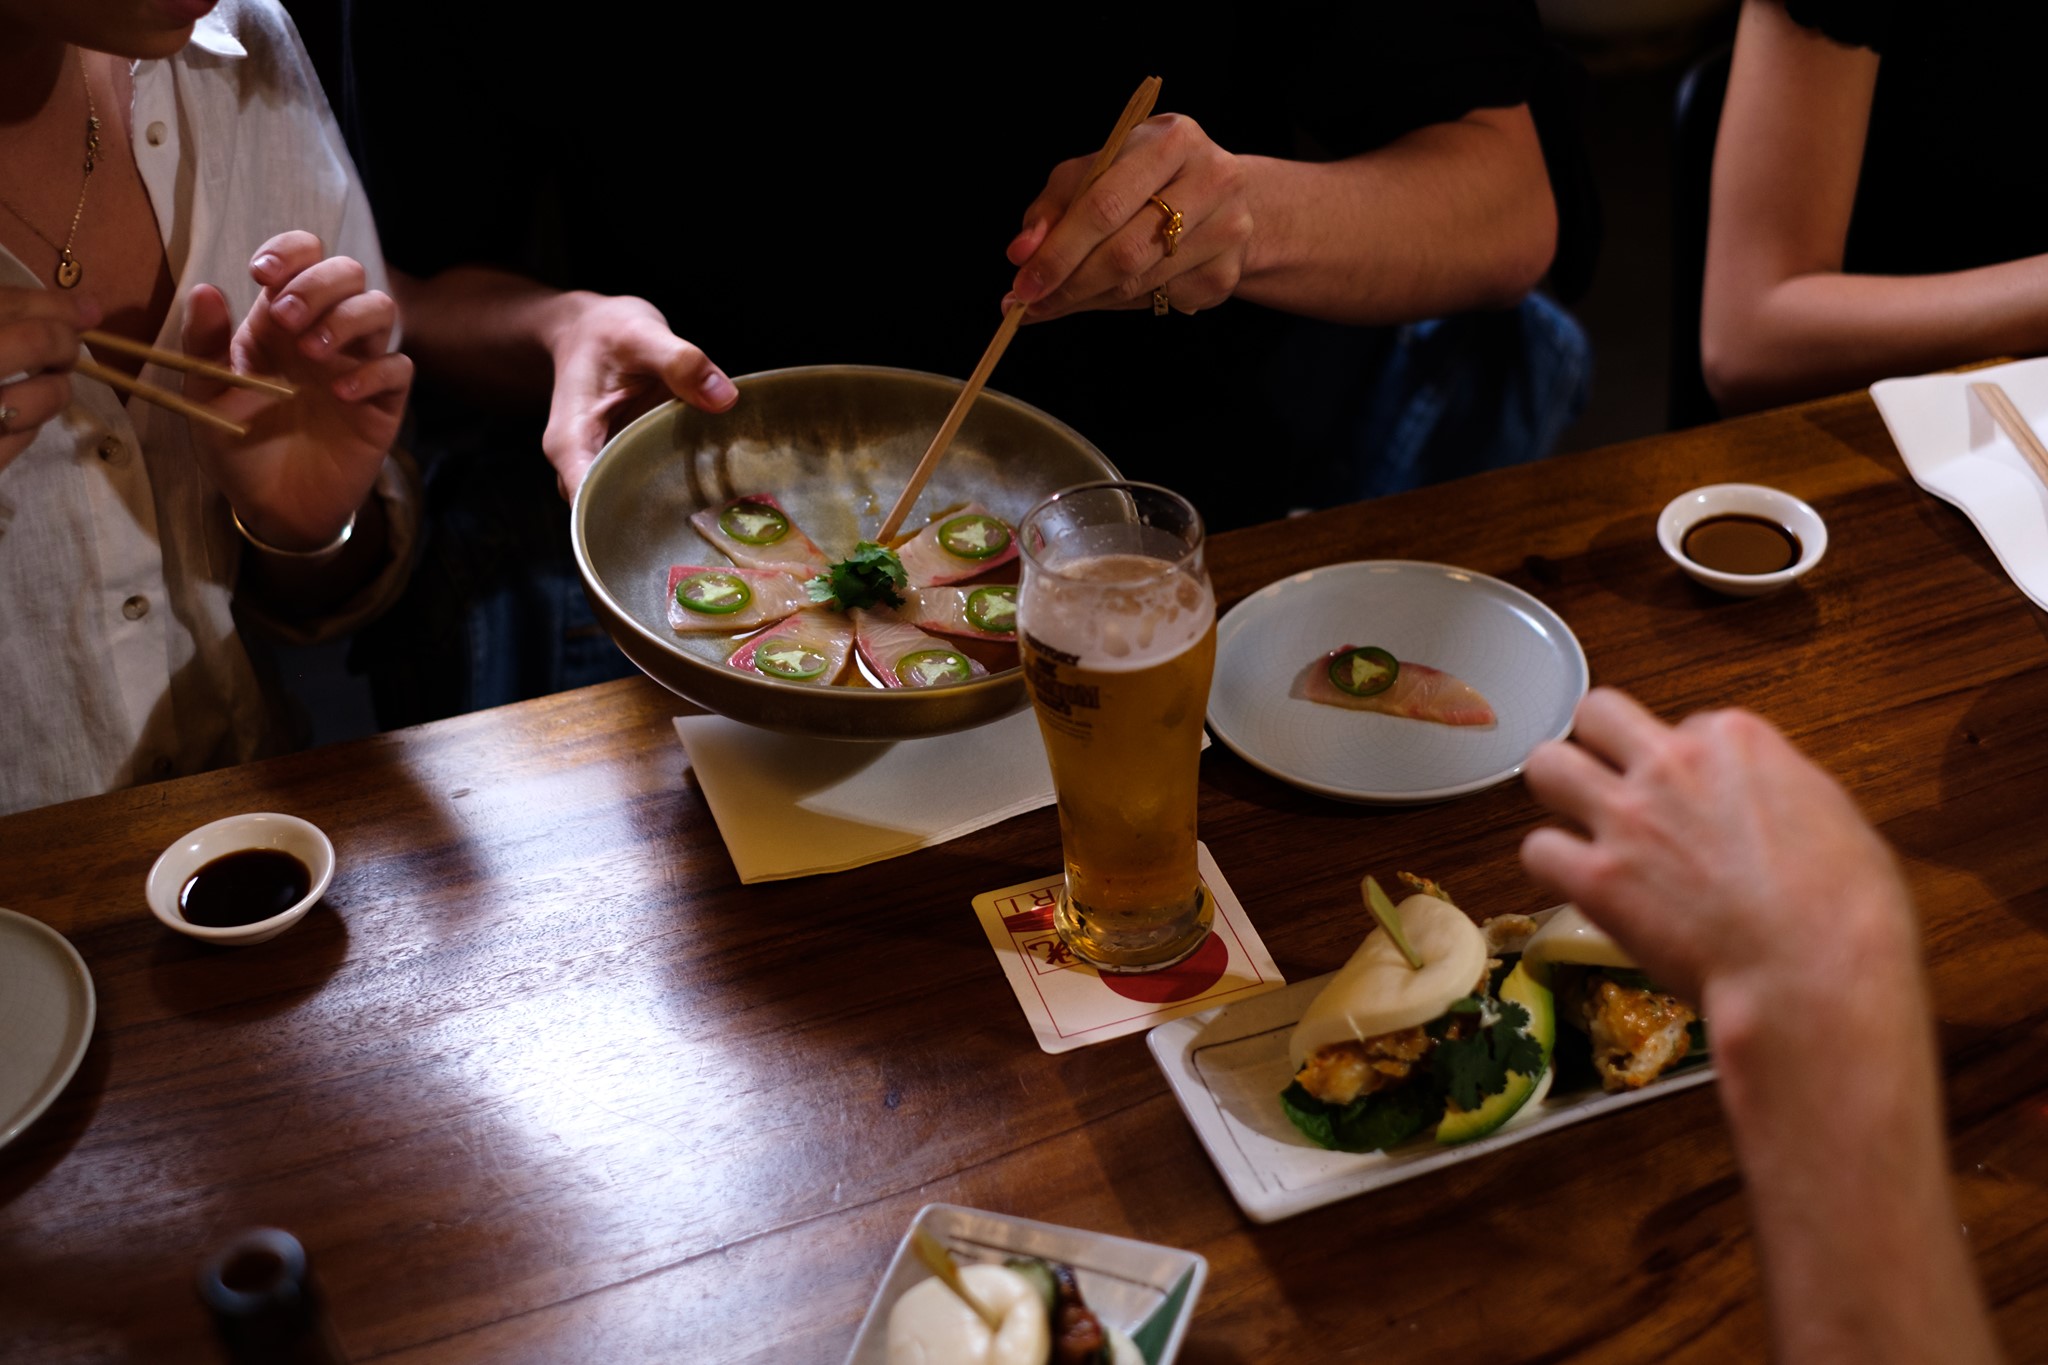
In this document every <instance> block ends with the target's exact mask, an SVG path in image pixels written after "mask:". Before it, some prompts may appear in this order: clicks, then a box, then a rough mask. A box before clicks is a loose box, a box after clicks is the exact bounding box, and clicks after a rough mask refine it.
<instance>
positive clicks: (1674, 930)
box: [1522, 687, 1918, 1017]
mask: <svg viewBox="0 0 2048 1365" xmlns="http://www.w3.org/2000/svg"><path fill="white" fill-rule="evenodd" d="M1524 777H1525V779H1526V780H1527V782H1528V784H1529V790H1530V792H1531V793H1533V794H1534V795H1535V797H1536V799H1537V800H1538V801H1540V802H1542V803H1543V804H1544V805H1545V806H1548V807H1549V808H1550V809H1551V810H1553V811H1555V812H1557V813H1558V814H1560V815H1562V816H1564V817H1565V818H1566V819H1568V820H1570V821H1572V822H1573V823H1574V824H1576V825H1578V826H1579V828H1580V829H1581V830H1583V831H1585V833H1584V835H1580V834H1572V833H1567V832H1566V831H1564V830H1561V829H1554V828H1545V829H1538V830H1535V831H1533V832H1532V833H1530V834H1529V836H1528V837H1527V838H1525V839H1524V840H1523V841H1522V862H1523V865H1524V866H1525V867H1527V868H1528V870H1529V872H1530V874H1531V875H1532V876H1534V877H1535V878H1536V879H1537V880H1538V881H1540V882H1543V883H1545V884H1546V885H1549V886H1551V887H1554V888H1556V889H1557V890H1559V891H1561V892H1563V893H1564V894H1565V895H1566V896H1567V897H1569V898H1570V899H1571V900H1573V901H1574V902H1576V903H1577V904H1578V906H1579V908H1580V909H1582V910H1583V911H1585V913H1586V914H1587V915H1588V916H1590V917H1591V918H1592V919H1593V920H1594V921H1596V922H1597V923H1598V924H1599V925H1600V926H1601V927H1602V928H1604V929H1606V930H1607V931H1608V932H1609V933H1611V934H1613V935H1614V937H1615V939H1616V940H1617V941H1619V942H1620V943H1621V945H1622V946H1623V947H1624V948H1626V949H1627V950H1628V952H1629V953H1630V954H1631V955H1632V956H1634V957H1635V959H1636V960H1637V961H1638V962H1640V963H1641V964H1642V966H1643V969H1644V970H1645V971H1646V972H1648V973H1649V975H1650V976H1651V977H1653V978H1654V979H1655V980H1657V981H1658V982H1659V983H1660V984H1662V985H1664V986H1665V987H1666V988H1667V989H1669V990H1672V991H1675V992H1676V993H1678V994H1679V995H1681V996H1684V997H1685V998H1687V999H1690V1000H1696V1001H1701V1002H1703V1003H1704V1002H1705V1001H1706V999H1707V996H1708V994H1709V993H1710V992H1711V991H1712V990H1714V988H1715V987H1716V985H1717V984H1719V985H1722V986H1736V987H1739V986H1743V985H1752V984H1753V985H1755V986H1756V987H1757V990H1756V992H1754V993H1747V992H1746V993H1747V994H1748V998H1749V1001H1751V1002H1757V1001H1774V1000H1790V999H1793V998H1797V997H1800V996H1805V997H1807V998H1811V997H1812V995H1813V994H1814V993H1815V992H1816V991H1817V990H1818V991H1823V992H1824V991H1827V990H1837V991H1839V990H1843V989H1850V990H1853V989H1857V985H1856V983H1858V982H1862V981H1866V980H1867V979H1868V978H1869V975H1870V973H1871V971H1872V969H1873V968H1874V967H1875V966H1878V965H1882V964H1883V963H1886V962H1889V963H1890V964H1892V965H1894V966H1897V967H1902V968H1904V969H1906V970H1909V971H1917V964H1918V940H1917V931H1916V930H1915V927H1914V921H1913V910H1912V903H1911V900H1910V897H1909V896H1908V894H1907V891H1906V887H1905V883H1904V882H1903V881H1902V880H1901V878H1900V876H1899V871H1898V867H1897V865H1896V863H1895V862H1894V860H1893V858H1892V854H1891V851H1890V849H1889V848H1888V847H1886V845H1885V843H1884V841H1883V840H1882V839H1881V838H1879V837H1878V834H1877V832H1876V831H1875V830H1873V829H1872V828H1871V827H1870V824H1869V823H1868V822H1867V821H1866V820H1865V819H1864V818H1863V816H1862V814H1861V812H1859V811H1858V810H1857V809H1856V806H1855V804H1854V803H1853V802H1852V801H1851V800H1850V799H1849V796H1848V794H1847V793H1846V792H1844V791H1843V790H1842V788H1841V787H1840V786H1839V785H1838V784H1837V783H1836V782H1835V780H1834V779H1833V778H1831V777H1829V776H1828V775H1827V774H1826V773H1824V772H1822V771H1821V770H1820V769H1819V768H1818V767H1816V766H1814V764H1813V763H1812V762H1811V761H1809V760H1808V759H1807V758H1806V757H1805V756H1804V755H1802V754H1801V753H1800V752H1799V751H1798V750H1797V749H1795V748H1793V747H1792V745H1791V743H1790V742H1789V741H1787V740H1786V739H1785V737H1784V736H1783V735H1781V734H1779V733H1778V732H1777V731H1776V730H1774V729H1772V728H1771V727H1770V726H1769V725H1768V724H1766V723H1765V722H1764V721H1762V720H1760V719H1758V718H1757V717H1756V716H1754V715H1751V714H1750V713H1748V712H1746V711H1705V712H1701V713H1699V714H1697V715H1694V716H1690V717H1688V718H1687V719H1686V720H1684V721H1683V722H1681V723H1680V724H1679V725H1677V726H1676V727H1673V726H1668V725H1666V724H1664V722H1662V721H1660V720H1658V719H1657V718H1656V717H1655V716H1653V715H1651V714H1650V713H1649V712H1648V711H1646V710H1644V709H1643V707H1642V706H1641V705H1639V704H1638V703H1637V702H1636V701H1635V700H1634V699H1633V698H1631V697H1629V696H1628V695H1627V694H1625V693H1622V692H1617V691H1615V690H1613V689H1612V688H1604V687H1603V688H1598V689H1595V690H1594V691H1593V692H1592V693H1590V694H1588V695H1587V697H1586V698H1585V700H1584V701H1582V702H1580V703H1579V708H1578V713H1577V715H1576V717H1575V720H1574V727H1573V732H1572V738H1571V740H1570V741H1568V742H1566V741H1561V742H1556V743H1550V744H1545V745H1542V746H1540V747H1538V748H1537V750H1536V751H1535V752H1534V753H1532V754H1531V755H1530V756H1529V762H1528V766H1527V768H1526V769H1525V770H1524ZM1709 1014H1710V1017H1711V1014H1712V1009H1711V1007H1709Z"/></svg>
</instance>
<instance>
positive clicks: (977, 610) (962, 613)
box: [898, 583, 1017, 640]
mask: <svg viewBox="0 0 2048 1365" xmlns="http://www.w3.org/2000/svg"><path fill="white" fill-rule="evenodd" d="M898 610H899V611H900V612H901V614H902V616H903V619H904V620H905V621H908V622H909V623H910V624H911V625H913V626H918V627H920V628H922V629H924V630H935V631H937V632H939V634H941V635H961V636H965V637H966V638H968V639H970V640H1015V639H1016V638H1017V585H1016V584H1014V583H983V584H981V585H980V586H979V587H961V586H957V585H955V586H949V587H944V588H905V589H903V605H902V606H901V607H900V608H898ZM998 627H1000V629H998Z"/></svg>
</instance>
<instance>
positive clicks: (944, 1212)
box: [846, 1204, 1209, 1365]
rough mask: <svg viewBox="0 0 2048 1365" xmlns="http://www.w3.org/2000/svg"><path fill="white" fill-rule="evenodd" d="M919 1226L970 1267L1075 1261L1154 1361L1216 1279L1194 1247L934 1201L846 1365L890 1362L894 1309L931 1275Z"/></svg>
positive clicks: (1103, 1305) (1167, 1358)
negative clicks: (920, 1253) (1018, 1259)
mask: <svg viewBox="0 0 2048 1365" xmlns="http://www.w3.org/2000/svg"><path fill="white" fill-rule="evenodd" d="M919 1228H923V1229H924V1230H925V1231H926V1232H928V1233H930V1234H931V1235H932V1236H934V1237H936V1238H938V1239H939V1241H941V1242H943V1243H944V1244H945V1245H946V1247H947V1248H948V1249H949V1250H950V1251H951V1252H952V1253H953V1259H954V1260H956V1261H958V1262H959V1263H961V1264H962V1265H973V1264H976V1263H978V1262H983V1261H990V1262H995V1263H998V1264H1000V1263H1001V1262H1002V1261H1003V1260H1005V1259H1007V1258H1008V1257H1011V1256H1036V1257H1038V1258H1040V1259H1041V1260H1047V1261H1061V1262H1064V1263H1065V1264H1067V1265H1070V1266H1072V1267H1073V1268H1074V1277H1075V1279H1076V1280H1078V1281H1079V1282H1080V1286H1081V1298H1082V1300H1083V1301H1084V1302H1085V1303H1087V1305H1088V1307H1089V1308H1091V1309H1093V1310H1094V1312H1095V1315H1096V1316H1097V1317H1098V1318H1100V1319H1102V1321H1104V1322H1106V1323H1108V1324H1109V1325H1110V1326H1112V1327H1117V1328H1121V1329H1122V1330H1123V1331H1125V1332H1127V1333H1129V1334H1130V1335H1131V1336H1132V1337H1133V1338H1135V1339H1136V1340H1137V1342H1138V1345H1139V1346H1140V1347H1141V1348H1145V1347H1148V1346H1150V1348H1151V1349H1150V1350H1148V1351H1147V1353H1146V1359H1147V1361H1148V1362H1149V1363H1150V1365H1173V1360H1174V1358H1175V1357H1176V1356H1178V1355H1179V1354H1180V1344H1181V1341H1182V1339H1183V1338H1185V1337H1186V1336H1187V1331H1188V1321H1189V1319H1191V1318H1193V1317H1194V1315H1195V1300H1196V1299H1197V1298H1199V1297H1200V1296H1201V1293H1202V1283H1203V1281H1205V1280H1207V1279H1208V1278H1209V1262H1208V1260H1207V1258H1205V1257H1202V1256H1198V1255H1196V1254H1195V1253H1194V1252H1192V1251H1181V1250H1179V1249H1178V1248H1176V1247H1165V1246H1159V1245H1158V1244H1156V1243H1153V1242H1137V1241H1133V1240H1131V1239H1130V1238H1128V1237H1112V1236H1110V1235H1109V1234H1108V1233H1105V1232H1088V1231H1086V1230H1085V1229H1082V1228H1069V1227H1061V1226H1060V1225H1059V1224H1057V1223H1040V1222H1035V1221H1033V1220H1032V1219H1029V1218H1015V1217H1012V1216H1011V1215H1009V1214H1007V1213H990V1212H988V1211H987V1210H986V1209H970V1208H963V1207H961V1206H960V1205H958V1204H927V1205H925V1206H924V1207H923V1208H921V1209H919V1210H918V1211H917V1217H916V1218H915V1219H913V1220H912V1221H911V1224H910V1230H909V1231H907V1232H905V1233H904V1234H903V1240H902V1241H901V1242H899V1243H898V1244H897V1246H896V1255H895V1256H894V1257H893V1258H892V1259H891V1260H890V1262H889V1269H888V1271H887V1272H886V1273H884V1274H883V1276H882V1285H881V1288H879V1289H877V1290H876V1291H875V1297H874V1301H873V1302H872V1303H870V1304H869V1305H868V1312H867V1316H866V1317H865V1318H863V1319H862V1320H861V1324H860V1332H859V1333H858V1334H857V1335H856V1336H855V1337H854V1339H853V1350H852V1351H851V1352H850V1353H849V1354H848V1355H847V1357H846V1365H886V1361H887V1359H888V1340H889V1310H890V1309H891V1308H893V1307H895V1305H896V1300H897V1299H899V1298H901V1297H902V1296H903V1293H904V1291H906V1290H908V1289H909V1288H910V1287H911V1286H912V1285H914V1284H917V1283H918V1282H919V1281H921V1280H928V1279H930V1278H931V1271H929V1270H927V1269H925V1266H924V1262H922V1261H920V1260H918V1259H917V1253H916V1251H915V1250H913V1249H912V1247H911V1244H910V1243H911V1238H912V1237H913V1236H914V1235H915V1234H916V1232H917V1230H918V1229H919ZM1162 1312H1163V1313H1164V1314H1165V1315H1166V1316H1165V1318H1164V1321H1163V1322H1161V1323H1160V1324H1158V1325H1157V1326H1154V1325H1153V1324H1152V1321H1151V1320H1152V1318H1153V1316H1154V1315H1155V1314H1160V1313H1162ZM1155 1339H1156V1340H1155Z"/></svg>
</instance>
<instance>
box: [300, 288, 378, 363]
mask: <svg viewBox="0 0 2048 1365" xmlns="http://www.w3.org/2000/svg"><path fill="white" fill-rule="evenodd" d="M397 326H398V305H397V304H396V303H395V302H393V301H392V298H391V296H390V295H389V294H386V293H384V292H383V291H381V290H376V289H372V290H370V291H369V292H367V293H362V294H356V295H354V296H353V297H350V298H345V299H343V300H342V301H341V302H340V303H337V304H335V305H334V307H332V308H330V309H328V310H327V312H326V313H325V314H324V315H323V316H321V317H318V318H316V319H314V320H313V323H312V325H311V326H309V327H307V328H306V330H305V333H304V335H302V336H301V337H300V338H299V350H300V352H301V353H303V354H304V355H305V356H306V357H307V358H308V359H311V360H327V359H330V358H332V357H334V356H339V355H349V356H355V357H359V358H361V359H364V360H374V359H375V358H376V357H378V356H380V355H383V354H384V353H385V352H386V351H389V350H390V349H391V334H392V332H393V330H395V329H396V327H397Z"/></svg>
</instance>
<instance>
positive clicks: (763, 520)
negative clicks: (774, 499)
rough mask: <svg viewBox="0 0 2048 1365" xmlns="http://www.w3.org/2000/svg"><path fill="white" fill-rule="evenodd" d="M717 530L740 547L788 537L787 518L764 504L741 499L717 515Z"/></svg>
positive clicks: (771, 542) (769, 543)
mask: <svg viewBox="0 0 2048 1365" xmlns="http://www.w3.org/2000/svg"><path fill="white" fill-rule="evenodd" d="M718 529H719V530H721V531H723V532H725V533H726V534H727V535H729V536H731V537H732V538H733V539H734V540H737V541H738V542H739V543H740V544H742V545H773V544H774V543H775V542H776V541H778V540H780V539H782V538H783V537H784V536H786V535H788V534H789V518H788V517H785V516H784V515H782V512H781V510H780V509H779V508H775V507H770V506H769V505H768V504H767V503H765V502H754V501H753V500H751V499H749V498H741V499H740V500H739V501H738V502H735V503H732V504H730V505H728V506H727V507H726V509H725V510H724V511H723V512H720V513H719V514H718Z"/></svg>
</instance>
